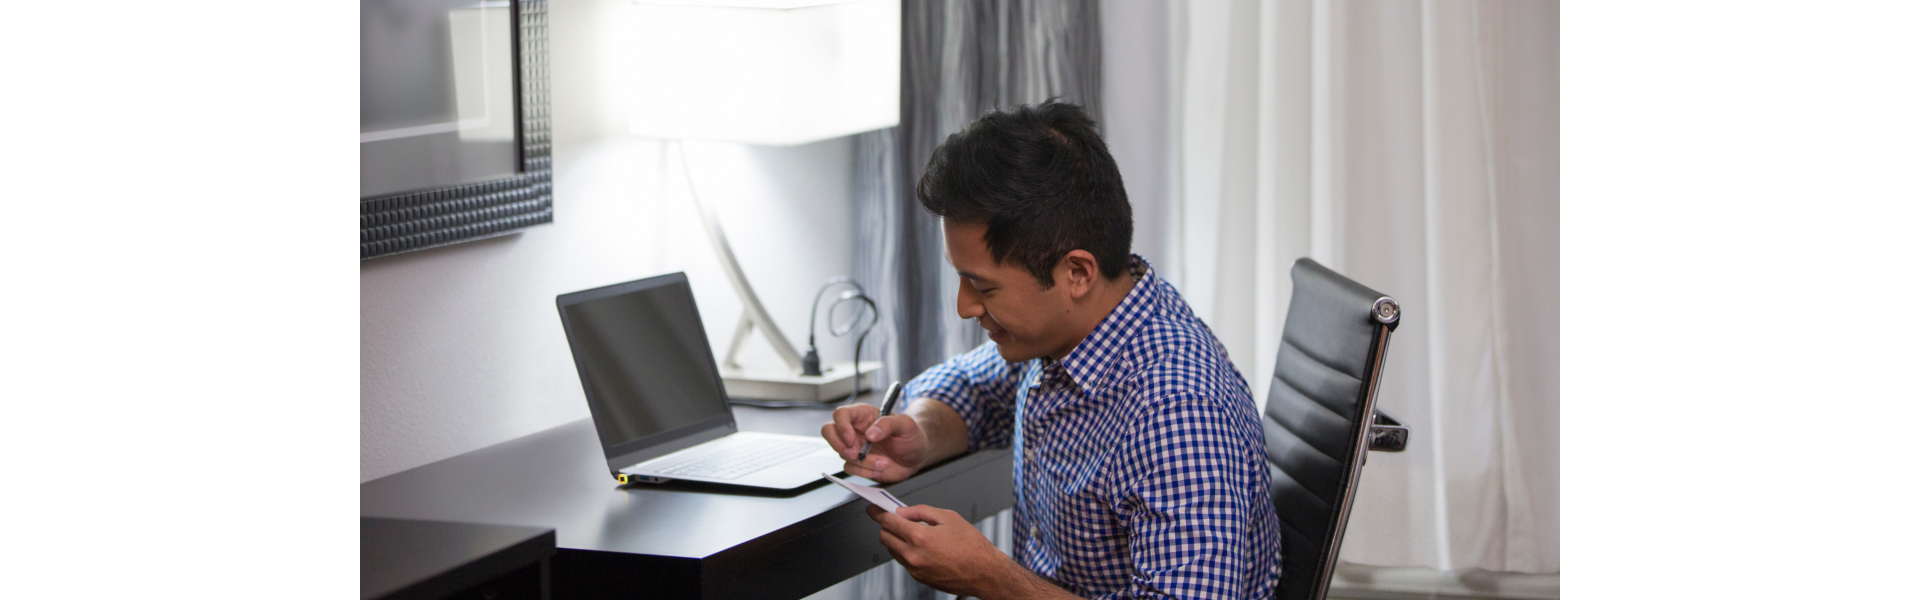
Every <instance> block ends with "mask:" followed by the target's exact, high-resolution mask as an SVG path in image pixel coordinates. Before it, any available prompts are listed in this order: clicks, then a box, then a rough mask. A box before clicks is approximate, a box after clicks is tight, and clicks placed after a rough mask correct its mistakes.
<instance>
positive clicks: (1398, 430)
mask: <svg viewBox="0 0 1920 600" xmlns="http://www.w3.org/2000/svg"><path fill="white" fill-rule="evenodd" d="M1409 433H1410V431H1409V430H1408V429H1407V427H1406V426H1405V425H1401V424H1400V422H1399V421H1396V420H1394V419H1393V417H1390V416H1387V413H1384V412H1381V411H1379V410H1375V411H1373V426H1372V427H1371V428H1370V429H1369V430H1368V431H1367V449H1368V450H1372V451H1375V452H1399V451H1402V450H1406V449H1407V435H1408V434H1409Z"/></svg>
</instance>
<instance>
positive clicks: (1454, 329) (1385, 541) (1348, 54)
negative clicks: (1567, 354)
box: [1141, 0, 1560, 573]
mask: <svg viewBox="0 0 1920 600" xmlns="http://www.w3.org/2000/svg"><path fill="white" fill-rule="evenodd" d="M1173 13H1174V14H1173V17H1174V18H1173V19H1172V20H1171V25H1170V27H1171V28H1172V31H1171V37H1172V45H1173V47H1174V52H1175V58H1174V60H1173V67H1174V70H1175V73H1174V74H1173V80H1174V84H1173V85H1174V90H1173V97H1174V100H1173V107H1172V109H1171V110H1172V112H1173V115H1174V116H1173V120H1174V121H1175V123H1174V124H1173V127H1174V131H1175V136H1174V137H1175V139H1176V140H1177V141H1178V142H1177V143H1178V147H1177V152H1176V153H1175V154H1176V155H1177V156H1176V158H1175V159H1174V162H1175V164H1174V165H1173V167H1172V171H1173V174H1174V176H1175V177H1176V178H1177V179H1178V182H1177V183H1176V184H1175V185H1174V188H1175V190H1176V194H1175V196H1176V197H1175V198H1174V199H1173V204H1174V209H1173V210H1172V211H1171V213H1172V218H1171V219H1169V220H1167V221H1165V222H1152V223H1144V222H1143V223H1142V224H1141V226H1142V227H1155V226H1157V227H1163V228H1165V230H1166V231H1168V232H1169V239H1173V240H1175V242H1174V243H1172V244H1171V248H1170V250H1171V252H1170V254H1171V256H1168V257H1164V258H1163V259H1162V260H1161V261H1160V263H1162V264H1163V268H1162V270H1163V271H1165V272H1166V274H1167V275H1168V276H1169V278H1170V279H1172V280H1173V281H1174V282H1175V283H1176V284H1177V285H1178V286H1179V288H1180V289H1181V291H1182V292H1183V293H1184V294H1185V295H1186V296H1187V298H1188V300H1189V301H1190V302H1191V303H1192V304H1193V307H1194V309H1195V310H1196V311H1197V312H1198V313H1199V314H1200V316H1201V317H1202V318H1204V319H1205V320H1206V321H1207V323H1208V324H1209V325H1211V326H1212V328H1213V330H1214V332H1215V333H1216V334H1217V335H1219V337H1220V338H1221V341H1223V342H1224V343H1225V344H1226V345H1227V348H1228V349H1229V351H1230V352H1231V353H1232V356H1233V358H1234V362H1235V363H1236V364H1237V365H1238V366H1239V367H1240V369H1241V370H1242V372H1243V373H1245V374H1246V375H1247V377H1248V378H1249V383H1252V384H1253V386H1254V388H1255V389H1254V392H1255V393H1256V394H1257V395H1258V397H1259V398H1261V399H1262V400H1263V401H1264V398H1265V396H1266V393H1267V388H1268V385H1269V382H1270V380H1271V378H1272V373H1273V362H1274V357H1275V353H1276V352H1277V351H1278V349H1279V346H1280V332H1281V324H1282V321H1283V319H1284V317H1285V314H1286V310H1287V300H1288V296H1289V294H1290V293H1291V282H1290V280H1289V278H1288V269H1289V267H1291V265H1292V263H1293V261H1294V260H1295V259H1296V258H1299V257H1302V256H1310V257H1313V258H1314V259H1315V260H1318V261H1320V262H1321V263H1322V264H1325V265H1327V266H1328V267H1331V268H1333V269H1334V270H1336V271H1339V272H1341V273H1343V274H1346V275H1347V276H1349V277H1352V278H1354V279H1356V280H1358V281H1360V282H1362V283H1365V284H1367V285H1368V286H1370V287H1373V288H1374V289H1377V290H1380V291H1382V292H1384V293H1387V294H1388V295H1391V296H1394V297H1395V298H1397V299H1399V300H1400V301H1401V304H1402V306H1403V307H1404V314H1405V322H1404V324H1403V326H1402V327H1400V329H1399V331H1398V333H1397V334H1396V336H1395V337H1394V340H1393V345H1392V347H1391V350H1390V352H1389V355H1388V359H1387V367H1386V374H1385V379H1384V380H1383V382H1382V394H1383V395H1382V399H1381V401H1380V404H1381V407H1382V408H1383V409H1384V410H1385V411H1387V412H1389V413H1391V414H1393V415H1394V416H1395V417H1398V418H1399V419H1400V420H1402V421H1403V422H1405V423H1407V424H1408V425H1410V426H1411V427H1412V428H1413V432H1414V433H1413V436H1414V437H1413V443H1412V445H1411V447H1410V448H1408V450H1407V451H1406V452H1405V453H1402V454H1382V453H1374V454H1373V455H1372V456H1371V459H1370V461H1369V462H1368V464H1367V467H1366V469H1365V471H1364V475H1363V476H1362V480H1361V482H1360V489H1359V492H1358V501H1357V508H1356V511H1355V513H1354V515H1353V518H1352V521H1351V522H1350V524H1349V529H1348V532H1347V536H1346V541H1345V546H1344V550H1343V552H1342V555H1341V558H1342V560H1343V561H1348V562H1356V563H1365V564H1374V565H1388V566H1425V567H1432V568H1437V569H1441V570H1447V571H1465V570H1471V569H1487V570H1493V571H1518V572H1533V573H1544V572H1558V571H1559V570H1560V534H1559V514H1560V510H1559V485H1560V484H1559V447H1560V443H1559V414H1560V411H1559V401H1560V394H1559V381H1560V377H1559V286H1560V276H1559V215H1560V210H1559V108H1558V105H1559V66H1558V65H1559V50H1558V47H1559V27H1558V21H1559V7H1558V5H1557V4H1556V3H1554V2H1550V1H1542V0H1511V1H1501V2H1476V1H1471V0H1441V1H1435V0H1428V1H1420V0H1367V1H1363V2H1362V1H1356V2H1345V1H1332V0H1221V1H1203V0H1189V1H1187V2H1184V3H1176V4H1175V8H1174V10H1173Z"/></svg>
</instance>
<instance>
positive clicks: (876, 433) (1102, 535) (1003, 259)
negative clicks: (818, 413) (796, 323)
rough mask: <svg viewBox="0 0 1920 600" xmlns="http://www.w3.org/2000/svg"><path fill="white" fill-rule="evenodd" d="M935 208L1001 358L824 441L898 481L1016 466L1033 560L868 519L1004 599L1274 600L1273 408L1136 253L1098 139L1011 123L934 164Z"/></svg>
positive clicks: (935, 569)
mask: <svg viewBox="0 0 1920 600" xmlns="http://www.w3.org/2000/svg"><path fill="white" fill-rule="evenodd" d="M916 192H917V193H916V195H917V196H918V197H919V200H920V203H921V205H922V206H924V207H926V209H927V210H928V211H931V212H932V213H933V214H935V215H938V216H940V217H941V226H942V227H943V228H944V230H945V233H946V246H947V259H948V261H949V262H951V263H952V264H953V267H954V269H956V270H957V271H959V274H960V294H959V297H958V298H957V305H958V306H957V308H958V310H959V312H960V316H961V317H962V318H968V319H977V320H978V322H979V324H980V327H982V328H984V329H986V330H987V332H988V333H987V335H988V337H990V338H992V342H990V343H987V344H984V345H982V346H980V347H979V348H976V349H974V350H972V351H970V352H967V353H965V354H961V355H959V356H956V357H954V358H952V359H951V360H948V361H947V362H946V363H945V364H942V365H939V366H937V367H934V368H932V369H929V370H927V371H926V372H925V373H922V374H921V375H920V376H919V377H916V378H914V380H913V381H912V382H910V383H909V384H908V385H907V386H906V391H905V392H904V396H903V398H904V399H906V400H907V402H908V403H907V405H906V408H905V410H903V411H900V412H899V413H897V414H894V415H891V416H888V417H886V418H883V419H877V420H876V417H877V416H878V413H879V411H878V410H877V409H875V408H874V407H872V406H868V405H852V406H846V407H842V408H840V409H838V410H836V411H834V414H833V422H832V423H829V424H827V425H825V426H823V427H821V430H820V433H821V435H822V436H824V437H826V439H827V441H828V442H829V443H830V444H832V445H833V447H834V448H835V449H836V450H838V451H839V452H840V454H841V455H842V456H843V457H845V458H846V460H847V465H846V470H847V472H848V473H851V474H854V475H860V476H863V477H867V478H870V479H873V480H876V481H882V482H891V481H899V480H902V479H905V478H907V477H909V476H911V475H913V474H914V473H915V472H916V471H918V470H919V469H920V468H922V467H925V466H928V465H932V464H935V463H938V462H940V461H942V460H945V459H947V458H950V457H953V456H956V455H959V454H961V453H964V452H968V451H971V450H974V449H978V448H988V447H1006V446H1009V445H1011V446H1012V447H1013V448H1014V450H1015V456H1016V461H1015V466H1014V489H1015V499H1014V502H1015V506H1014V510H1013V519H1014V541H1013V544H1014V554H1013V556H1012V557H1011V558H1010V557H1008V556H1007V555H1005V554H1003V553H1001V552H1000V551H999V550H998V549H997V548H995V547H994V546H993V545H992V544H991V543H990V542H988V541H987V539H986V537H985V536H983V535H981V534H980V532H979V531H977V530H975V529H974V528H973V526H972V525H971V524H969V523H967V521H966V519H965V518H963V517H961V516H960V515H959V514H958V513H955V512H953V511H951V510H945V509H941V508H935V507H931V506H924V505H921V506H912V507H907V508H903V509H900V510H899V514H898V515H894V514H891V513H887V512H885V511H882V510H879V509H878V508H875V507H868V509H867V512H868V514H869V515H871V516H872V517H873V518H874V520H876V521H879V522H880V525H881V528H882V531H881V534H880V541H881V543H883V544H885V545H886V547H887V550H888V551H889V552H890V553H892V554H893V556H894V558H895V559H897V560H898V561H899V562H900V564H901V565H903V566H905V567H906V568H907V571H908V572H909V573H911V574H912V575H913V577H914V578H915V579H917V580H919V581H921V582H922V583H925V584H927V585H929V586H932V587H934V588H937V589H940V590H942V591H946V592H949V593H953V594H958V595H962V596H974V597H978V598H982V599H983V600H995V599H1001V598H1009V599H1011V598H1071V597H1075V596H1079V597H1093V598H1140V597H1150V598H1163V597H1174V598H1246V599H1252V598H1263V599H1264V598H1269V597H1271V596H1272V594H1273V586H1274V584H1275V583H1276V582H1277V581H1278V578H1279V569H1280V567H1279V550H1280V548H1279V544H1280V534H1279V524H1278V521H1277V520H1276V519H1275V517H1274V512H1273V505H1272V504H1271V503H1270V501H1269V499H1268V497H1267V489H1268V483H1269V479H1268V475H1267V467H1266V462H1265V460H1266V455H1265V450H1264V447H1265V446H1264V442H1263V439H1262V436H1261V429H1260V424H1259V420H1258V418H1257V416H1256V415H1255V409H1254V404H1253V397H1252V394H1251V393H1250V392H1249V391H1248V389H1247V384H1246V381H1245V380H1244V379H1242V378H1241V376H1240V373H1239V371H1238V370H1236V369H1235V368H1234V366H1233V363H1232V361H1229V360H1228V359H1227V352H1226V349H1225V348H1224V347H1223V346H1221V345H1220V342H1219V341H1218V340H1216V339H1215V338H1214V337H1213V333H1212V332H1211V331H1209V330H1208V329H1207V326H1206V325H1205V324H1204V323H1201V322H1200V320H1199V319H1198V318H1196V317H1194V315H1193V311H1192V310H1191V309H1189V308H1188V307H1187V304H1186V302H1185V301H1184V300H1182V299H1181V298H1180V294H1179V293H1178V292H1176V291H1174V289H1173V286H1171V285H1169V284H1167V283H1166V282H1165V281H1162V280H1161V279H1159V278H1158V277H1157V276H1155V275H1154V272H1153V269H1152V267H1150V266H1149V265H1148V264H1147V262H1146V261H1145V260H1144V259H1141V258H1140V257H1138V256H1133V255H1130V254H1129V252H1130V249H1129V245H1130V243H1131V240H1132V235H1133V217H1132V210H1131V209H1130V208H1129V206H1128V204H1127V196H1126V191H1125V189H1123V188H1122V186H1121V182H1120V172H1119V169H1118V168H1117V167H1116V166H1115V165H1114V163H1113V158H1112V157H1111V156H1109V155H1108V154H1107V149H1106V144H1105V143H1104V142H1102V141H1101V140H1100V137H1099V135H1098V134H1097V133H1095V131H1094V123H1093V121H1092V120H1091V119H1089V118H1088V117H1087V116H1086V114H1085V113H1084V112H1082V111H1081V110H1080V108H1079V107H1077V106H1073V105H1071V104H1062V103H1057V102H1052V101H1049V102H1047V103H1045V104H1041V105H1039V106H1023V107H1019V108H1016V109H1013V110H1011V111H1007V112H994V113H992V114H989V115H987V116H985V117H982V118H981V119H980V120H979V121H976V122H975V123H974V124H973V125H971V126H969V127H967V129H966V130H964V131H962V132H960V133H958V134H955V135H953V136H951V137H948V138H947V140H946V142H945V143H943V144H941V146H940V147H939V148H938V149H936V150H935V151H934V153H933V158H932V160H930V161H929V163H928V165H927V172H926V175H925V176H923V177H922V178H921V179H920V182H919V185H918V186H917V189H916ZM866 441H872V442H873V450H872V453H871V454H869V455H868V456H867V458H866V460H864V461H857V460H856V458H857V456H858V454H859V451H860V446H861V444H862V442H866Z"/></svg>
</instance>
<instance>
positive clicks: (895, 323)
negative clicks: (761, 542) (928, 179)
mask: <svg viewBox="0 0 1920 600" xmlns="http://www.w3.org/2000/svg"><path fill="white" fill-rule="evenodd" d="M901 18H902V21H903V23H902V27H901V40H900V43H901V55H900V59H901V60H900V70H901V73H900V84H901V90H900V125H899V126H898V127H894V128H891V129H883V130H880V131H874V132H869V133H865V134H861V135H860V136H858V137H856V138H855V140H854V148H855V150H854V151H855V154H856V158H855V162H854V194H855V198H854V210H855V213H856V214H855V216H856V218H857V219H858V220H859V223H860V227H859V231H858V232H857V234H856V235H857V239H856V240H855V242H854V253H853V259H854V265H853V269H852V272H853V273H854V276H855V277H856V278H858V279H859V280H860V281H861V282H862V283H863V284H865V285H866V287H867V290H868V293H869V294H870V295H872V296H873V298H874V301H875V303H877V304H879V305H880V308H881V311H882V314H884V315H886V317H887V319H886V322H884V323H881V324H880V325H879V326H878V327H877V328H876V329H875V331H874V333H873V334H872V337H871V338H869V342H868V343H869V344H872V345H873V348H874V353H873V354H871V355H869V356H870V357H877V358H880V359H881V360H883V361H885V362H886V364H887V367H886V370H885V371H883V372H882V373H880V374H879V379H880V380H881V381H890V380H894V379H898V380H903V381H904V380H906V379H908V378H911V377H912V376H913V375H916V374H918V373H919V372H920V371H922V370H925V369H926V368H927V367H931V366H933V365H936V364H939V363H940V362H942V361H944V360H946V359H947V357H949V356H952V355H954V354H957V353H960V352H963V351H966V350H968V349H971V348H973V347H975V346H979V345H980V344H981V343H983V342H985V341H986V337H985V335H984V334H983V332H982V330H981V329H980V328H979V327H978V326H977V325H975V324H973V323H971V322H968V321H962V320H961V319H960V318H959V317H958V316H957V315H955V313H954V308H953V298H954V296H955V294H957V293H958V292H959V288H958V286H959V279H958V277H956V276H955V275H954V274H953V270H952V268H950V267H948V266H947V264H946V248H945V246H944V244H943V243H942V242H941V239H940V223H939V221H938V220H937V219H935V218H934V217H933V216H932V215H929V214H927V212H926V211H925V210H923V209H921V208H920V203H919V201H918V200H915V199H914V196H913V186H914V183H915V182H918V181H919V180H920V174H921V173H922V172H923V171H924V169H925V168H926V164H927V159H928V158H929V157H931V156H932V155H933V149H934V148H935V147H937V146H939V145H940V142H942V141H944V140H946V138H947V136H949V135H952V134H954V133H956V132H958V131H960V129H961V128H963V127H966V126H967V125H968V124H970V123H972V122H973V121H974V119H976V118H979V116H980V115H982V114H984V113H986V112H988V111H991V110H993V109H995V108H1001V107H1010V106H1015V105H1020V104H1031V103H1036V102H1041V101H1044V100H1046V99H1048V98H1054V97H1058V98H1060V99H1061V100H1062V101H1066V102H1072V103H1075V104H1079V105H1081V106H1083V107H1085V108H1086V110H1087V113H1088V114H1089V115H1091V116H1092V117H1093V118H1094V120H1096V121H1098V120H1100V119H1101V118H1102V112H1101V106H1100V3H1099V2H1098V0H908V1H906V2H904V3H903V5H902V10H901ZM1009 476H1011V474H1009ZM1010 520H1011V519H1010V518H1007V517H1005V516H1004V513H1003V514H1002V516H995V517H989V518H987V519H986V520H985V521H983V522H981V523H980V526H981V531H983V532H985V533H986V534H987V536H988V537H989V538H990V539H993V540H994V541H995V543H997V544H999V545H1000V547H1001V549H1002V550H1010V546H1009V544H1010V542H1011V539H1012V535H1011V530H1010V527H1011V524H1010V523H1007V522H1006V521H1010ZM853 583H854V585H853V588H852V592H853V597H855V598H860V599H866V598H935V597H937V596H945V595H944V594H936V593H935V592H933V590H930V589H927V588H925V587H922V586H919V585H918V584H917V583H915V582H914V581H913V580H912V578H910V577H907V576H906V573H905V571H904V570H902V569H901V568H900V567H899V566H898V565H897V564H892V563H890V564H888V565H887V566H885V567H882V568H878V569H874V570H873V571H871V572H869V573H867V574H865V575H862V576H861V577H859V578H857V579H855V580H854V582H853Z"/></svg>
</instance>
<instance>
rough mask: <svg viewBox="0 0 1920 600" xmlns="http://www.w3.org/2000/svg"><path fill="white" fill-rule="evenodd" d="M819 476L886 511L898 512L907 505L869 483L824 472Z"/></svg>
mask: <svg viewBox="0 0 1920 600" xmlns="http://www.w3.org/2000/svg"><path fill="white" fill-rule="evenodd" d="M820 476H821V477H825V478H827V480H828V481H832V482H834V483H838V484H840V487H843V488H847V491H850V492H853V493H854V494H856V495H858V496H860V497H861V498H866V499H867V501H868V502H872V503H873V505H874V506H878V507H880V508H881V509H884V510H886V511H887V512H890V513H893V514H900V509H902V508H906V506H907V503H905V502H901V501H900V499H899V498H895V497H893V494H889V493H887V491H886V490H883V489H880V488H877V487H873V486H869V485H861V484H858V483H854V482H851V481H847V480H845V479H841V478H839V477H834V476H832V475H828V474H826V473H821V474H820Z"/></svg>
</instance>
